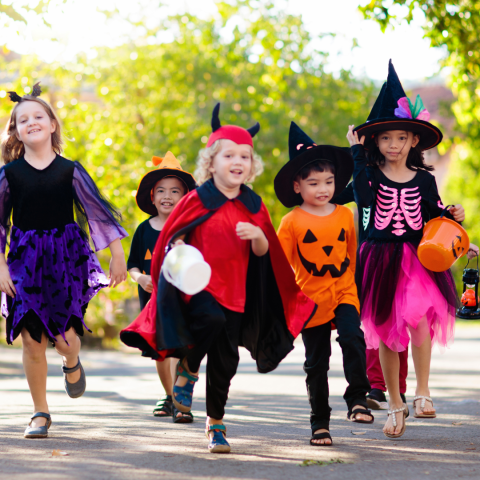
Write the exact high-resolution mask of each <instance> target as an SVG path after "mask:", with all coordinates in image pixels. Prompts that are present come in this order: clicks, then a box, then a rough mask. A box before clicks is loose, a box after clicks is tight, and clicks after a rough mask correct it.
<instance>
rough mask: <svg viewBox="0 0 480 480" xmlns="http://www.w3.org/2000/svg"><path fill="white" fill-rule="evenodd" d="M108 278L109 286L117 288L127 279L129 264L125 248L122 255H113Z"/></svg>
mask: <svg viewBox="0 0 480 480" xmlns="http://www.w3.org/2000/svg"><path fill="white" fill-rule="evenodd" d="M108 278H109V279H110V284H109V285H108V286H109V287H111V288H115V287H116V286H117V285H119V284H120V283H122V282H124V281H125V280H126V279H127V264H126V263H125V257H124V255H123V250H122V255H112V259H111V260H110V272H109V275H108Z"/></svg>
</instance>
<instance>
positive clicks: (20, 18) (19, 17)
mask: <svg viewBox="0 0 480 480" xmlns="http://www.w3.org/2000/svg"><path fill="white" fill-rule="evenodd" d="M65 2H66V0H55V3H56V4H60V3H65ZM51 3H54V2H53V1H52V0H39V1H38V2H37V3H36V5H34V6H32V2H28V1H23V2H22V1H18V0H16V1H15V2H12V1H8V2H5V1H3V0H0V26H5V25H7V24H9V23H11V22H12V21H13V22H22V23H25V24H26V23H27V19H26V18H25V17H26V15H27V14H29V13H34V14H35V15H38V16H39V17H40V18H41V19H42V21H43V22H44V23H45V24H46V25H48V26H50V24H49V23H48V22H47V20H46V19H45V14H46V13H47V11H48V7H49V5H50V4H51Z"/></svg>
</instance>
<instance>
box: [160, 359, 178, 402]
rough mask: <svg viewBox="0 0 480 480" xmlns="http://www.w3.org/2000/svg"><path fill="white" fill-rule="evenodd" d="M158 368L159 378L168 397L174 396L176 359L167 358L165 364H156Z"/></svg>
mask: <svg viewBox="0 0 480 480" xmlns="http://www.w3.org/2000/svg"><path fill="white" fill-rule="evenodd" d="M155 364H156V367H157V373H158V377H159V378H160V382H162V385H163V388H164V389H165V393H166V394H167V395H170V396H171V395H172V390H173V379H174V378H175V377H174V375H175V365H176V362H175V359H173V358H166V359H165V360H164V361H163V362H155Z"/></svg>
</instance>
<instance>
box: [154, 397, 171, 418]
mask: <svg viewBox="0 0 480 480" xmlns="http://www.w3.org/2000/svg"><path fill="white" fill-rule="evenodd" d="M172 415H173V401H172V396H171V395H167V396H166V397H164V398H162V399H161V400H159V401H158V402H157V403H156V405H155V408H154V409H153V416H154V417H171V416H172Z"/></svg>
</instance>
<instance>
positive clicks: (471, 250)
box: [467, 243, 480, 260]
mask: <svg viewBox="0 0 480 480" xmlns="http://www.w3.org/2000/svg"><path fill="white" fill-rule="evenodd" d="M479 250H480V249H479V248H478V247H477V246H476V245H474V244H473V243H471V244H470V248H469V249H468V252H467V258H468V259H469V260H471V259H472V258H475V257H478V251H479Z"/></svg>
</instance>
